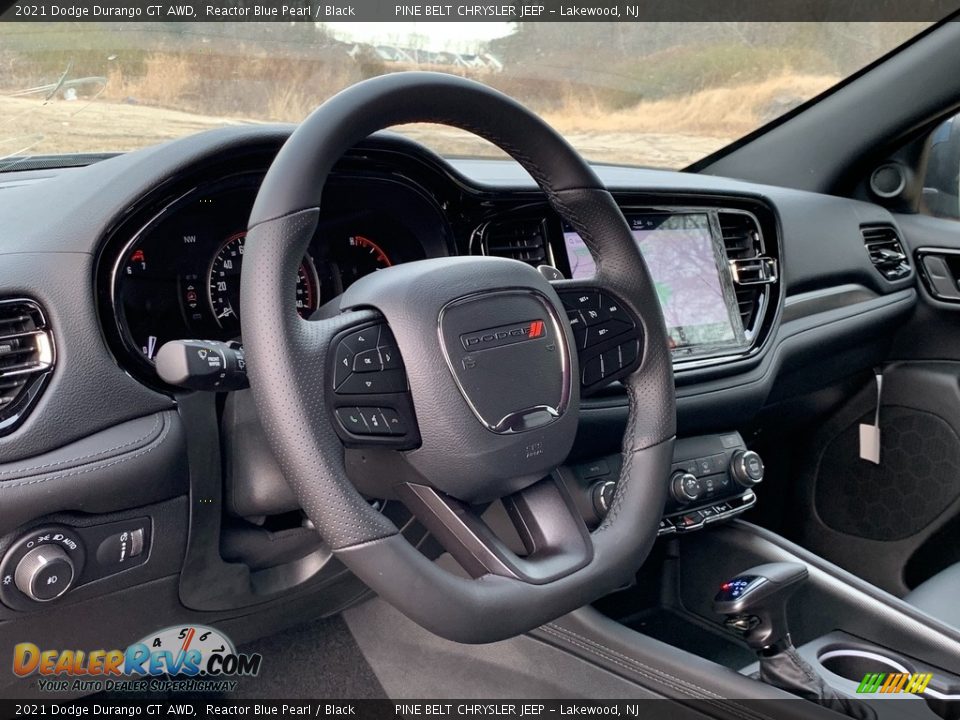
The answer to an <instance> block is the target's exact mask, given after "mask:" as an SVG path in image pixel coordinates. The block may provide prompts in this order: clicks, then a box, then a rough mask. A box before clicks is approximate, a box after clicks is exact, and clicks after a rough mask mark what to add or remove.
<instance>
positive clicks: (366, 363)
mask: <svg viewBox="0 0 960 720" xmlns="http://www.w3.org/2000/svg"><path fill="white" fill-rule="evenodd" d="M381 369H383V365H382V364H381V362H380V351H379V350H377V348H371V349H369V350H361V351H360V352H358V353H357V354H356V355H354V357H353V371H354V372H358V373H368V372H379V371H380V370H381Z"/></svg>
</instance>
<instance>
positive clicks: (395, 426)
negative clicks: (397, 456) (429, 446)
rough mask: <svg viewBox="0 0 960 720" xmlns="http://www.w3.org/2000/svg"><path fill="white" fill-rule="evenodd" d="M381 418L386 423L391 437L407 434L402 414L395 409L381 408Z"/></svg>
mask: <svg viewBox="0 0 960 720" xmlns="http://www.w3.org/2000/svg"><path fill="white" fill-rule="evenodd" d="M380 416H381V417H382V418H383V422H384V423H386V426H387V430H389V431H390V434H391V435H403V434H404V433H406V432H407V426H406V425H405V424H404V422H403V419H402V418H401V417H400V414H399V413H398V412H397V411H396V410H394V409H393V408H380Z"/></svg>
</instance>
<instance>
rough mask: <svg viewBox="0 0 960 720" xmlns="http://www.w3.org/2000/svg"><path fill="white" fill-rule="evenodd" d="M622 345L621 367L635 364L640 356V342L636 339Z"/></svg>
mask: <svg viewBox="0 0 960 720" xmlns="http://www.w3.org/2000/svg"><path fill="white" fill-rule="evenodd" d="M619 347H620V367H622V368H628V367H630V366H631V365H633V364H634V363H635V362H636V361H637V358H638V357H639V356H640V343H639V342H637V341H636V340H630V341H629V342H625V343H623V344H622V345H620V346H619Z"/></svg>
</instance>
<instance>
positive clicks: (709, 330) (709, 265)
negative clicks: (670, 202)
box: [563, 213, 740, 349]
mask: <svg viewBox="0 0 960 720" xmlns="http://www.w3.org/2000/svg"><path fill="white" fill-rule="evenodd" d="M628 221H629V222H630V227H631V229H632V230H633V235H634V237H635V238H636V239H637V242H638V243H639V245H640V251H641V252H642V253H643V257H644V260H646V262H647V266H648V267H649V268H650V273H651V275H652V276H653V280H654V283H655V284H656V288H657V294H658V295H659V297H660V304H661V305H662V307H663V315H664V319H665V320H666V323H667V332H668V334H669V336H670V344H671V347H672V348H674V349H682V348H691V347H695V346H701V345H726V344H731V343H735V342H738V341H739V337H738V335H739V332H738V331H739V323H740V318H739V315H735V314H734V312H732V310H731V307H730V305H729V304H728V302H727V300H726V299H725V298H724V292H723V285H722V284H721V280H720V273H719V271H718V270H717V257H716V253H715V251H714V245H713V237H712V235H711V232H710V222H709V218H708V216H707V215H705V214H695V213H691V214H678V215H667V214H656V215H654V214H649V215H634V216H631V217H628ZM563 236H564V242H565V244H566V247H567V256H568V258H569V260H570V269H571V271H572V277H573V278H574V279H578V278H589V277H592V276H593V274H594V272H595V269H596V266H595V263H594V260H593V257H592V256H591V255H590V252H589V251H588V250H587V247H586V245H585V244H584V242H583V240H582V239H581V238H580V235H578V234H577V233H576V232H575V231H573V230H571V229H570V228H567V227H565V228H564V233H563Z"/></svg>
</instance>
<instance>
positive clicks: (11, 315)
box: [0, 300, 53, 435]
mask: <svg viewBox="0 0 960 720" xmlns="http://www.w3.org/2000/svg"><path fill="white" fill-rule="evenodd" d="M52 368H53V336H52V335H51V333H50V330H49V327H48V326H47V322H46V319H45V317H44V314H43V311H42V310H41V309H40V306H39V305H37V303H35V302H33V301H32V300H0V435H4V434H6V433H8V432H10V431H12V430H13V429H14V428H15V427H16V426H17V425H18V424H19V423H20V422H21V421H22V420H23V418H24V417H25V416H26V413H27V411H28V410H29V408H30V406H31V405H32V404H33V402H34V401H35V400H36V399H37V398H38V397H39V395H40V391H41V390H42V389H43V384H44V381H45V380H46V377H47V373H49V372H50V370H51V369H52Z"/></svg>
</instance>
